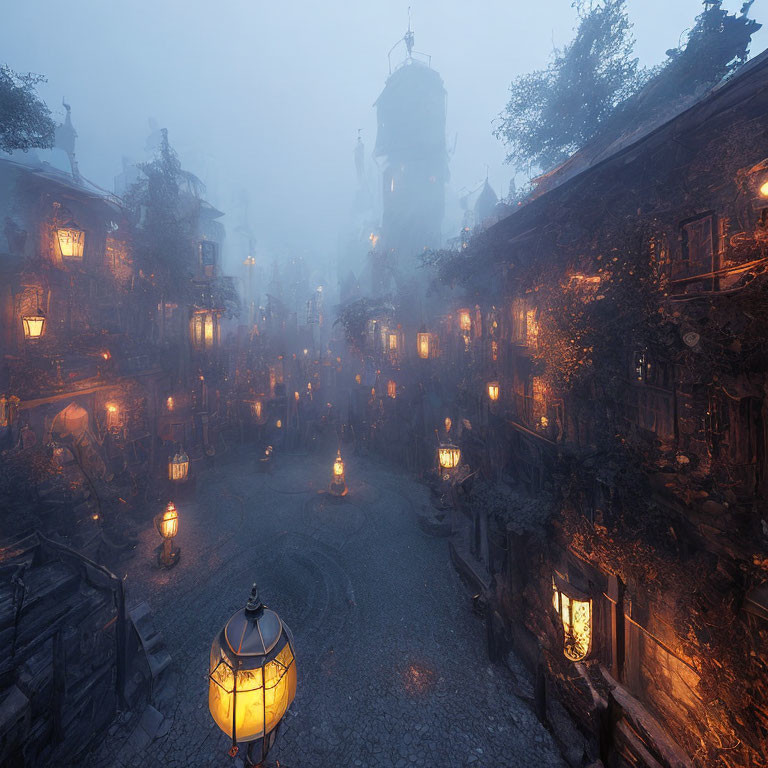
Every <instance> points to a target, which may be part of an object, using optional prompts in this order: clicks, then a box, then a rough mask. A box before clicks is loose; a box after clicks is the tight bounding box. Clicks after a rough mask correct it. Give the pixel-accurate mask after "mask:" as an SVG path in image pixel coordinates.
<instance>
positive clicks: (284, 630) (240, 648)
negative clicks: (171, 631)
mask: <svg viewBox="0 0 768 768" xmlns="http://www.w3.org/2000/svg"><path fill="white" fill-rule="evenodd" d="M295 696H296V660H295V654H294V650H293V635H292V634H291V631H290V629H288V627H287V626H286V625H285V624H283V622H282V620H281V619H280V617H279V616H278V615H277V614H276V613H275V612H274V611H271V610H270V609H269V608H267V607H266V606H265V605H264V604H263V603H262V602H261V600H260V598H259V593H258V589H257V588H256V585H255V584H254V585H253V589H252V590H251V595H250V597H249V599H248V602H247V603H246V606H245V608H241V609H240V610H239V611H237V613H235V614H234V615H233V616H232V617H231V618H230V619H229V621H227V623H226V624H225V625H224V628H223V629H222V630H221V631H220V632H219V633H218V634H217V635H216V637H215V638H214V641H213V644H212V645H211V656H210V666H209V668H208V709H209V711H210V713H211V717H213V720H214V722H215V723H216V725H217V726H218V727H219V728H220V729H221V730H222V731H224V733H226V734H227V736H229V737H230V738H231V739H232V748H231V749H230V751H229V754H230V755H231V756H232V757H234V756H235V755H237V753H238V751H239V747H238V742H246V743H248V753H247V757H248V759H247V761H246V762H247V764H248V765H261V764H262V763H263V761H264V759H265V757H266V755H267V752H268V751H269V750H270V749H271V747H272V745H273V744H274V742H275V739H276V737H277V731H278V727H279V725H280V722H281V721H282V719H283V716H284V715H285V713H286V712H287V711H288V708H289V707H290V706H291V704H292V702H293V699H294V698H295Z"/></svg>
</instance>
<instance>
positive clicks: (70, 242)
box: [56, 221, 85, 261]
mask: <svg viewBox="0 0 768 768" xmlns="http://www.w3.org/2000/svg"><path fill="white" fill-rule="evenodd" d="M56 239H57V240H58V243H59V251H60V252H61V258H62V259H66V260H67V261H82V260H83V249H84V248H85V232H84V231H83V230H82V229H80V227H79V226H78V225H77V224H76V223H75V222H74V221H70V222H67V226H64V227H59V228H58V229H57V230H56Z"/></svg>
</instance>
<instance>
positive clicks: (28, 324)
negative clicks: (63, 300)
mask: <svg viewBox="0 0 768 768" xmlns="http://www.w3.org/2000/svg"><path fill="white" fill-rule="evenodd" d="M21 324H22V326H23V328H24V338H25V339H30V340H32V341H35V340H37V339H39V338H40V337H41V336H42V335H43V334H44V333H45V312H43V310H42V309H38V310H37V312H35V313H34V314H32V315H22V316H21Z"/></svg>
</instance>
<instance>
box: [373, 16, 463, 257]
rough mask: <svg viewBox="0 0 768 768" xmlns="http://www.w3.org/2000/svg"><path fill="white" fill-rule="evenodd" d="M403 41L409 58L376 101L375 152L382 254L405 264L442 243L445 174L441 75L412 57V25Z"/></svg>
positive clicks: (446, 157)
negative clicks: (379, 180)
mask: <svg viewBox="0 0 768 768" xmlns="http://www.w3.org/2000/svg"><path fill="white" fill-rule="evenodd" d="M403 42H405V45H406V48H407V51H408V53H407V57H406V59H405V61H404V62H403V63H402V64H400V66H398V67H397V68H396V69H395V71H394V72H392V74H390V76H389V78H388V79H387V82H386V85H385V86H384V90H383V91H382V93H381V95H380V96H379V98H378V99H377V100H376V104H375V106H376V110H377V119H378V130H377V136H376V146H375V150H374V154H375V155H376V157H378V158H381V159H382V160H383V172H382V229H381V241H382V242H381V243H380V253H382V254H386V258H387V259H388V260H389V261H390V266H392V267H394V265H395V264H399V266H400V268H407V267H408V266H410V265H413V264H414V263H415V257H416V256H417V255H418V254H420V253H422V252H423V251H424V250H425V249H428V248H437V247H439V246H440V244H441V241H442V231H441V230H442V223H443V216H444V214H445V185H446V182H447V181H448V177H449V173H448V152H447V147H446V139H445V118H446V91H445V87H444V85H443V80H442V78H441V77H440V75H439V73H438V72H437V71H435V70H434V69H432V68H431V66H430V65H429V63H424V62H422V61H420V60H418V59H417V58H415V57H414V53H415V52H414V51H413V33H412V32H411V30H410V29H409V30H408V33H407V34H406V36H405V37H404V38H403Z"/></svg>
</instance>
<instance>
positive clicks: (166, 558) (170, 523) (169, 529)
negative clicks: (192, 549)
mask: <svg viewBox="0 0 768 768" xmlns="http://www.w3.org/2000/svg"><path fill="white" fill-rule="evenodd" d="M155 527H156V528H157V531H158V533H159V534H160V535H161V536H162V537H163V547H162V550H161V551H160V553H159V555H158V562H159V563H160V565H161V566H162V567H163V568H170V567H172V566H174V565H176V563H177V562H178V561H179V555H180V554H181V550H180V549H179V548H178V547H174V546H173V538H174V536H176V534H177V533H178V532H179V513H178V512H177V511H176V505H175V504H174V503H173V502H172V501H169V502H168V504H167V506H166V508H165V511H164V512H163V513H162V515H157V516H156V517H155Z"/></svg>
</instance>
